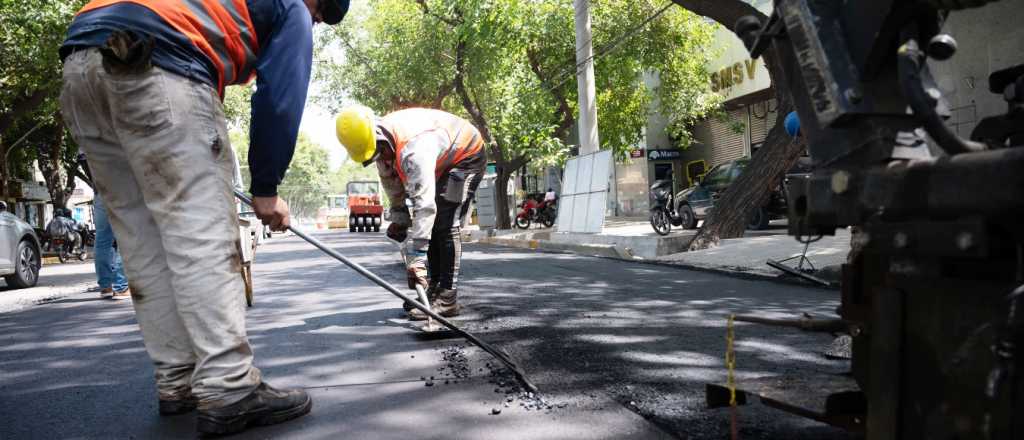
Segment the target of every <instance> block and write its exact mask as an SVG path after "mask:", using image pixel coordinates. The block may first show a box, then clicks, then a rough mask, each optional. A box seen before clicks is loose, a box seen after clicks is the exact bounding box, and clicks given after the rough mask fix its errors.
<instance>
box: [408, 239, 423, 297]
mask: <svg viewBox="0 0 1024 440" xmlns="http://www.w3.org/2000/svg"><path fill="white" fill-rule="evenodd" d="M407 246H408V247H407V248H406V250H405V275H406V281H408V282H409V288H410V289H415V288H416V285H417V284H418V285H420V286H423V288H424V289H426V288H427V250H426V249H423V248H419V247H414V246H411V245H407Z"/></svg>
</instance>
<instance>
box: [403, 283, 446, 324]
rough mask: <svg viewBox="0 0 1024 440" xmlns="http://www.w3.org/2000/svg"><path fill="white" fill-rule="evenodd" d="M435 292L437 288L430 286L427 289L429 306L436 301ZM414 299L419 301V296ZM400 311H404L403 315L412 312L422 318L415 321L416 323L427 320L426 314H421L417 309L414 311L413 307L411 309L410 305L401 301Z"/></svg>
mask: <svg viewBox="0 0 1024 440" xmlns="http://www.w3.org/2000/svg"><path fill="white" fill-rule="evenodd" d="M437 291H438V288H437V286H436V285H431V286H429V287H427V301H428V302H430V304H431V305H433V304H434V301H437ZM416 299H419V295H417V296H416ZM402 309H403V310H405V313H410V312H414V311H415V312H416V313H418V314H419V315H421V316H423V318H421V319H417V321H422V320H424V319H427V315H426V314H424V313H423V312H421V311H419V310H418V309H416V308H415V307H413V306H412V304H409V302H408V301H403V302H402ZM409 319H413V318H412V317H410V318H409Z"/></svg>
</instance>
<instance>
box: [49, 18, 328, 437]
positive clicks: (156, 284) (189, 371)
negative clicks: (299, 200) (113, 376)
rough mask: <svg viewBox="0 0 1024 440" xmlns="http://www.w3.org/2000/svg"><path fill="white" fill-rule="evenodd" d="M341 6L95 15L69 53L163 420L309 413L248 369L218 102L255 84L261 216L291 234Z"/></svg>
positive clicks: (80, 130)
mask: <svg viewBox="0 0 1024 440" xmlns="http://www.w3.org/2000/svg"><path fill="white" fill-rule="evenodd" d="M347 11H348V0H92V1H91V2H89V3H88V4H86V5H85V7H83V8H82V10H81V11H79V12H78V14H77V15H76V16H75V19H74V21H73V22H72V23H71V26H70V28H69V29H68V34H67V38H66V39H65V41H64V44H63V45H62V46H61V48H60V54H61V59H62V60H63V61H64V88H63V90H62V92H61V96H60V103H61V110H62V112H63V119H64V122H65V124H66V125H67V126H68V129H69V130H70V132H71V134H72V135H73V137H74V139H75V141H76V142H77V143H78V145H79V147H80V148H81V149H82V151H83V152H84V153H85V154H86V155H88V156H89V164H90V167H91V170H92V173H93V177H94V182H95V187H96V190H97V192H98V193H99V194H100V195H101V196H102V197H103V200H104V202H105V203H106V206H107V209H108V211H109V214H110V221H111V225H112V226H113V229H114V232H115V234H116V235H117V239H118V240H117V241H118V245H119V250H120V252H121V254H122V255H123V257H124V265H125V269H126V270H125V272H127V275H128V279H129V280H130V283H129V284H130V288H131V292H132V300H133V305H134V308H135V312H136V317H137V320H138V322H139V327H140V328H141V329H142V337H143V341H144V342H145V345H146V351H147V352H148V353H149V356H150V358H152V360H153V364H154V367H155V370H156V371H155V373H156V374H155V376H156V388H157V394H158V399H159V406H158V407H159V411H160V414H162V415H173V414H181V413H186V412H190V411H192V410H193V409H196V408H197V407H198V413H199V414H198V423H197V429H198V431H199V433H200V434H229V433H234V432H238V431H242V430H244V429H246V428H247V427H249V426H253V425H266V424H273V423H279V422H283V421H285V420H290V419H293V418H296V417H299V416H301V415H304V414H306V413H308V412H309V410H310V408H311V407H312V401H311V400H310V398H309V396H308V395H307V394H306V392H304V391H302V390H301V389H293V390H285V389H276V388H273V387H271V386H270V385H268V384H267V383H266V382H264V381H263V379H262V377H261V375H260V370H258V369H256V368H255V367H253V353H252V349H251V347H250V345H249V339H248V337H247V335H246V330H245V302H244V294H243V283H242V277H241V275H240V270H241V254H240V253H241V248H240V243H241V241H240V240H239V230H238V213H237V212H236V208H235V203H234V197H233V193H232V169H233V166H234V160H235V159H234V153H233V151H232V149H231V145H230V142H229V140H228V131H227V127H226V124H225V119H224V112H223V107H222V104H221V101H222V100H223V98H224V89H225V87H227V86H229V85H233V84H246V83H248V82H249V81H250V79H252V78H253V77H255V78H256V85H257V88H256V91H255V93H254V94H253V96H252V115H251V117H252V124H251V130H250V133H249V137H250V146H249V167H250V170H251V173H252V186H251V188H250V191H251V192H252V195H253V201H254V210H255V211H256V215H257V217H259V218H260V219H261V220H262V221H263V223H264V224H267V225H269V226H270V227H271V228H272V229H273V230H277V231H282V230H284V229H285V228H286V227H287V226H288V225H289V221H290V220H289V211H288V205H287V204H286V203H285V202H284V201H283V200H281V199H280V198H279V197H278V196H277V187H278V185H279V184H280V183H281V179H282V178H283V177H284V174H285V170H287V168H288V164H289V162H290V161H291V158H292V153H293V152H294V150H295V140H296V137H297V136H298V129H299V121H300V120H301V118H302V109H303V107H304V105H305V101H306V92H307V87H308V85H309V77H310V69H311V66H312V56H313V33H312V29H313V25H314V24H316V23H319V22H325V23H328V24H337V23H338V22H340V21H341V19H342V18H343V17H344V16H345V13H346V12H347Z"/></svg>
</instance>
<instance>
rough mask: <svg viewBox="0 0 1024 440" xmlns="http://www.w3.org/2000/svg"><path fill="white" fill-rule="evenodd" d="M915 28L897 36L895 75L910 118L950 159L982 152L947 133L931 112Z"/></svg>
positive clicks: (981, 148)
mask: <svg viewBox="0 0 1024 440" xmlns="http://www.w3.org/2000/svg"><path fill="white" fill-rule="evenodd" d="M915 32H916V26H910V27H909V28H908V29H905V30H904V31H903V33H902V34H901V36H900V37H901V38H900V40H901V41H902V42H903V44H901V45H900V48H899V51H898V52H897V69H898V70H897V73H898V75H899V81H900V89H901V90H902V91H903V97H904V98H906V99H907V103H908V104H909V105H910V109H911V111H913V112H914V117H915V118H916V119H917V121H918V122H920V123H921V125H922V126H923V127H924V129H925V131H926V132H928V135H930V136H931V137H932V139H934V140H935V143H937V144H938V145H939V147H941V148H942V149H943V150H944V151H945V152H946V153H947V154H949V155H950V156H953V155H957V154H961V153H971V152H978V151H984V150H985V149H986V146H985V144H982V143H979V142H974V141H969V140H965V139H961V138H960V137H959V136H957V135H956V134H955V133H953V132H952V131H950V129H949V127H947V126H946V124H945V123H944V122H943V121H942V117H940V116H939V114H938V112H936V111H935V106H934V104H932V102H933V101H934V100H933V99H932V98H931V97H930V96H928V93H927V92H926V91H925V90H924V81H923V80H922V78H921V68H922V67H923V66H924V63H925V53H924V51H922V50H921V48H920V47H919V46H918V44H917V40H916V39H915V38H914V36H913V34H914V33H915Z"/></svg>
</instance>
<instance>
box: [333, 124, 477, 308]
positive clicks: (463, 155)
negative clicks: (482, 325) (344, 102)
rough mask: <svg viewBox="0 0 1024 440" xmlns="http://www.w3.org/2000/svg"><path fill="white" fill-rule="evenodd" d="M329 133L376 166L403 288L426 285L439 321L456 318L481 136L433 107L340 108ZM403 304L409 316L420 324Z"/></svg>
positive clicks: (358, 157)
mask: <svg viewBox="0 0 1024 440" xmlns="http://www.w3.org/2000/svg"><path fill="white" fill-rule="evenodd" d="M336 129H337V135H338V140H339V141H341V144H342V145H344V146H345V149H346V150H348V155H349V157H350V158H352V160H354V161H356V162H358V163H361V164H363V166H368V165H370V164H372V163H375V162H376V164H377V171H378V174H380V180H381V183H382V184H383V185H384V190H385V192H386V193H387V195H388V199H389V200H390V202H391V209H390V213H391V225H390V226H388V231H387V235H388V237H390V238H392V239H394V240H396V241H399V242H403V245H404V246H405V256H406V269H407V275H408V281H409V288H410V289H412V288H415V285H416V284H419V285H421V286H423V287H424V288H426V289H427V297H428V299H429V300H430V304H431V306H432V309H433V310H434V311H435V312H437V313H438V314H440V315H441V316H445V317H451V316H455V315H457V314H458V313H459V304H458V303H457V291H456V288H457V287H456V286H457V283H458V279H459V262H460V260H461V259H462V241H461V237H460V236H461V233H460V232H461V227H462V226H463V225H465V224H466V220H467V217H468V216H469V210H470V204H471V202H472V201H473V196H474V195H475V194H476V189H477V186H479V185H480V181H481V180H482V179H483V175H484V168H485V167H486V165H487V155H486V152H485V149H484V142H483V138H482V137H481V136H480V132H479V131H478V130H477V129H476V127H474V126H473V125H472V124H470V123H469V122H468V121H466V120H464V119H462V118H459V117H458V116H455V115H452V114H450V113H446V112H443V111H440V110H432V109H425V108H410V109H405V110H400V111H397V112H394V113H390V114H387V115H385V116H383V117H381V118H379V119H378V118H376V117H375V116H374V114H373V111H372V110H370V109H369V108H366V107H363V106H352V107H348V108H345V109H343V110H342V111H341V112H340V113H339V114H338V117H337V119H336ZM406 200H408V201H409V202H410V203H409V204H410V205H411V206H412V213H411V215H410V212H409V209H408V206H407V205H406ZM428 264H429V266H430V267H429V269H428V268H427V267H426V266H427V265H428ZM403 306H404V308H405V310H406V312H408V313H409V318H410V319H415V320H423V319H426V314H425V313H423V312H420V311H419V310H417V309H413V308H412V307H411V306H409V305H408V304H405V305H403Z"/></svg>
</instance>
